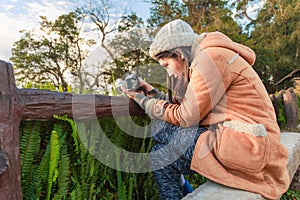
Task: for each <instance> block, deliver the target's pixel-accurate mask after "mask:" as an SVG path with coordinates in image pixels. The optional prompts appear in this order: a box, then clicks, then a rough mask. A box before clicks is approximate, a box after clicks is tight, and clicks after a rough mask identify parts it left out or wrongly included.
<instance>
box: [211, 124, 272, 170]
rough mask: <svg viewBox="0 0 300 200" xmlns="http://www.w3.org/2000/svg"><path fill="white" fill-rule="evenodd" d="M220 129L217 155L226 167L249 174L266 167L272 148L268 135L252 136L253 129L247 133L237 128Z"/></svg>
mask: <svg viewBox="0 0 300 200" xmlns="http://www.w3.org/2000/svg"><path fill="white" fill-rule="evenodd" d="M240 123H243V122H240ZM245 124H247V123H245ZM224 125H225V123H224ZM247 125H250V124H247ZM219 127H221V128H218V129H217V135H218V141H217V145H216V148H215V153H216V157H217V158H218V160H219V161H220V162H221V163H222V164H223V165H224V167H227V168H230V169H235V170H241V171H248V172H258V171H260V170H261V169H263V168H264V167H265V165H266V163H267V159H268V155H269V148H270V147H269V138H268V136H267V135H266V134H252V132H251V129H250V130H249V131H250V133H249V132H247V133H246V132H245V131H244V130H243V129H240V128H235V127H237V126H232V127H231V126H227V127H225V126H223V125H221V126H219ZM228 127H230V128H228ZM237 130H239V131H237Z"/></svg>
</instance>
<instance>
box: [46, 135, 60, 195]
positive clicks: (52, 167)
mask: <svg viewBox="0 0 300 200" xmlns="http://www.w3.org/2000/svg"><path fill="white" fill-rule="evenodd" d="M59 157H60V151H59V136H58V133H57V131H55V130H53V131H52V133H51V138H50V162H49V173H48V184H47V193H46V194H47V196H46V199H50V197H51V189H52V184H53V182H55V181H56V178H57V176H58V170H57V166H58V160H59Z"/></svg>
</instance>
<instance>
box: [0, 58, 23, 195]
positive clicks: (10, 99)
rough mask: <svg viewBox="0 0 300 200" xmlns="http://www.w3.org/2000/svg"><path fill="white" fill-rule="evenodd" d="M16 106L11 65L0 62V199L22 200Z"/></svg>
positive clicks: (18, 121) (17, 107)
mask: <svg viewBox="0 0 300 200" xmlns="http://www.w3.org/2000/svg"><path fill="white" fill-rule="evenodd" d="M18 103H19V95H18V93H17V88H16V85H15V79H14V75H13V70H12V66H11V65H10V64H8V63H6V62H3V61H0V199H13V200H14V199H22V190H21V181H20V180H21V169H20V144H19V124H20V116H18V115H17V113H18V109H19V105H18Z"/></svg>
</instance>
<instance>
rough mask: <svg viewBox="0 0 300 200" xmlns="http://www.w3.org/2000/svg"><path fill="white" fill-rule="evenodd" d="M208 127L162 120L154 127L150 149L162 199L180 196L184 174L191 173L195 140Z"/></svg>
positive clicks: (179, 197)
mask: <svg viewBox="0 0 300 200" xmlns="http://www.w3.org/2000/svg"><path fill="white" fill-rule="evenodd" d="M204 131H206V129H205V128H199V127H196V126H195V127H188V128H183V127H178V126H175V125H172V124H169V123H166V122H163V121H157V122H155V123H154V124H153V126H152V134H153V139H154V141H155V142H156V144H155V145H154V146H153V148H152V150H151V167H152V169H153V174H154V177H155V179H156V183H157V186H158V190H159V194H160V198H161V199H162V200H165V199H168V200H176V199H181V198H182V197H183V196H182V185H181V180H180V175H181V174H192V173H194V172H193V171H192V170H190V164H191V160H192V156H193V152H194V149H195V145H196V141H197V139H198V137H199V135H200V134H201V133H203V132H204Z"/></svg>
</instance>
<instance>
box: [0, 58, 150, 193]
mask: <svg viewBox="0 0 300 200" xmlns="http://www.w3.org/2000/svg"><path fill="white" fill-rule="evenodd" d="M54 114H57V115H68V116H70V117H74V114H75V115H76V117H77V118H92V117H107V116H129V115H134V116H143V115H145V113H144V111H143V110H142V109H141V108H140V107H139V106H138V105H137V104H136V103H135V102H134V101H132V100H130V99H128V98H125V97H111V96H104V95H75V94H71V93H59V92H51V91H45V90H35V89H18V88H17V87H16V84H15V78H14V74H13V68H12V66H11V64H9V63H7V62H4V61H1V60H0V199H22V190H21V166H20V142H19V125H20V122H21V121H22V120H42V119H45V120H47V119H51V118H53V115H54Z"/></svg>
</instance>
